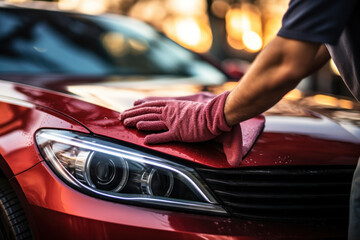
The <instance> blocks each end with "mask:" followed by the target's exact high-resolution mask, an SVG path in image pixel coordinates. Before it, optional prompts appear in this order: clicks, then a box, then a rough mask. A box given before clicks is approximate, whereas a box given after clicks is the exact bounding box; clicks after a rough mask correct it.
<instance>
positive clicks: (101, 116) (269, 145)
mask: <svg viewBox="0 0 360 240" xmlns="http://www.w3.org/2000/svg"><path fill="white" fill-rule="evenodd" d="M27 79H29V78H27ZM78 80H79V79H78ZM40 82H41V81H40ZM66 82H69V83H71V84H66ZM74 82H76V81H74V80H73V79H72V80H71V81H70V80H67V81H61V84H58V82H57V84H54V85H52V86H51V85H50V86H45V87H46V88H48V89H52V90H56V91H51V90H44V89H42V88H36V87H30V86H26V85H21V84H14V83H8V82H2V81H1V82H0V89H1V90H0V95H3V96H8V97H13V98H18V99H22V100H26V101H29V102H32V103H35V104H38V105H42V106H45V107H48V108H51V109H53V110H55V111H57V112H61V113H62V114H64V115H66V116H68V117H70V118H72V119H75V120H76V121H78V122H79V123H80V124H82V125H83V126H85V127H86V128H88V129H89V130H90V131H91V132H93V133H94V134H96V135H101V136H105V137H110V138H113V139H117V140H121V141H124V142H128V143H130V144H135V145H138V146H141V147H144V148H147V149H151V150H153V151H155V152H159V153H163V154H167V155H171V156H173V157H177V158H181V159H184V160H188V161H192V162H196V163H199V164H203V165H207V166H211V167H216V168H228V167H231V166H230V165H229V164H228V163H227V161H226V158H225V156H224V154H223V153H222V152H221V146H219V145H218V144H216V143H214V142H212V141H209V142H204V143H167V144H160V145H154V146H147V145H145V144H144V142H143V139H144V136H145V133H143V132H140V131H137V130H136V129H131V128H125V127H124V126H123V124H122V123H121V121H120V120H119V113H120V112H121V111H123V110H124V109H127V108H129V107H131V106H132V103H133V101H134V100H136V99H139V98H143V97H146V96H179V95H189V94H193V93H196V92H199V91H201V90H203V86H201V84H199V83H196V84H195V83H194V82H196V81H193V80H191V81H189V79H184V80H183V81H181V80H180V81H179V79H177V81H176V84H175V83H174V82H172V81H171V79H166V80H154V81H149V80H146V81H142V80H139V79H137V80H134V79H132V80H129V81H114V82H113V81H107V82H106V83H102V84H98V83H95V82H96V81H94V82H93V83H87V84H83V83H82V84H76V83H75V84H74ZM87 82H89V81H87ZM35 85H36V84H35ZM37 85H38V86H41V84H37ZM233 86H234V83H227V84H225V85H223V86H218V87H208V88H207V90H209V91H212V92H214V93H220V92H222V91H224V90H227V89H231V88H232V87H233ZM41 87H44V86H41ZM59 91H62V92H63V93H60V92H59ZM289 98H295V99H296V100H297V101H293V100H289ZM265 114H266V123H265V129H264V132H263V133H262V134H261V135H260V137H259V139H258V140H257V142H256V143H255V145H254V146H253V148H252V150H251V151H250V153H249V154H248V155H247V156H246V157H245V158H244V159H243V161H242V163H241V165H240V166H238V167H242V166H274V165H336V164H341V165H354V164H355V163H356V161H357V159H358V157H359V155H360V129H359V122H360V117H359V116H360V107H359V105H357V104H356V103H354V102H351V101H349V100H342V99H337V98H333V97H326V96H321V95H316V96H312V97H308V98H299V97H298V96H294V94H292V95H289V96H288V98H287V99H284V100H283V101H281V102H280V103H279V104H277V105H276V106H275V107H274V108H272V109H270V110H269V111H267V112H266V113H265Z"/></svg>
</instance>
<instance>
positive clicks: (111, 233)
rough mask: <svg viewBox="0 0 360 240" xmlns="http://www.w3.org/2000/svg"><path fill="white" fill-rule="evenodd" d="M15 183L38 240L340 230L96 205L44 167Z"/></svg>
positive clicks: (333, 233)
mask: <svg viewBox="0 0 360 240" xmlns="http://www.w3.org/2000/svg"><path fill="white" fill-rule="evenodd" d="M11 181H15V182H16V184H15V182H14V184H13V185H18V186H20V189H18V191H19V190H20V191H22V192H23V193H24V196H25V198H24V199H21V200H22V201H23V205H24V207H25V208H26V209H25V210H26V213H27V214H28V219H29V221H30V225H31V229H32V231H33V234H34V237H35V239H38V240H42V239H125V240H126V239H131V240H137V239H146V238H148V239H149V238H150V239H158V240H162V239H164V240H165V239H166V240H168V239H172V240H177V239H191V240H195V239H199V240H200V239H217V240H222V239H239V240H240V239H339V238H345V237H346V229H345V228H344V227H343V226H342V227H341V226H337V225H335V224H333V225H332V224H329V223H327V224H326V225H325V224H322V223H317V224H313V223H303V224H299V223H279V222H278V223H274V222H257V221H248V220H242V219H237V218H225V217H217V216H206V215H198V214H189V213H181V212H173V211H166V210H158V209H152V208H143V207H138V206H131V205H125V204H120V203H114V202H110V201H105V200H100V199H96V198H94V197H91V196H87V195H85V194H82V193H80V192H78V191H76V190H74V189H72V188H70V187H69V186H67V185H66V184H64V183H63V182H62V181H61V180H60V179H59V178H58V177H57V176H56V175H55V174H54V173H53V172H52V170H51V169H50V168H49V167H48V166H47V165H46V163H45V162H40V163H39V164H37V165H35V166H34V167H33V168H31V169H29V170H28V171H25V172H23V173H21V174H19V175H17V176H16V177H15V178H13V179H12V180H11Z"/></svg>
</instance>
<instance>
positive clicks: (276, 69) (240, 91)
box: [121, 0, 360, 240]
mask: <svg viewBox="0 0 360 240" xmlns="http://www.w3.org/2000/svg"><path fill="white" fill-rule="evenodd" d="M359 8H360V2H359V1H357V0H316V1H313V0H291V1H290V3H289V7H288V10H287V11H286V13H285V15H284V17H283V24H282V27H281V29H280V31H279V32H278V34H277V36H276V37H275V38H274V39H273V40H272V41H271V42H270V43H269V44H268V45H267V46H266V47H265V48H264V49H263V50H262V51H261V52H260V54H259V55H258V56H257V57H256V59H255V60H254V62H253V63H252V64H251V66H250V68H249V70H248V71H247V72H246V73H245V74H244V76H243V77H242V79H241V80H240V81H239V82H238V84H237V86H236V87H235V88H234V89H233V90H232V91H231V92H225V93H223V94H220V95H218V96H216V97H215V98H214V99H213V100H212V101H210V102H208V103H206V104H199V103H194V102H191V101H181V100H175V101H174V100H163V101H149V102H145V103H142V104H140V105H138V106H135V107H134V108H132V109H130V110H127V111H124V112H123V113H122V114H121V119H122V120H123V121H124V124H125V125H126V126H135V127H137V128H138V129H140V130H151V131H160V130H161V131H162V132H156V133H155V134H151V135H148V136H147V137H146V138H145V142H146V143H147V144H156V143H162V142H169V141H183V142H199V141H206V140H209V139H212V138H215V137H216V136H218V135H220V134H221V133H223V132H226V131H230V130H231V126H234V125H235V124H238V123H239V122H242V121H245V120H247V119H250V118H252V117H254V116H257V115H258V114H260V113H262V112H264V111H265V110H267V109H269V108H270V107H272V106H273V105H275V104H276V103H277V102H278V101H279V100H280V99H281V98H282V97H283V96H284V95H285V94H286V93H288V92H289V91H290V90H292V89H294V88H295V87H296V86H297V85H298V83H299V82H300V81H301V80H302V79H303V78H304V77H306V76H308V75H310V74H311V73H313V72H315V71H316V70H318V69H319V68H321V67H322V66H323V65H324V64H325V63H327V62H328V60H329V58H330V56H331V57H332V58H333V60H334V62H335V64H336V66H337V67H338V70H339V72H340V74H341V76H342V78H343V80H344V82H345V84H346V85H347V87H348V88H349V90H350V91H351V93H352V94H353V95H354V97H355V99H356V100H357V101H359V99H360V72H359V71H360V61H359V60H360V59H359V57H360V47H359V46H360V25H359V23H360V11H359ZM359 165H360V164H358V167H357V168H356V171H355V174H354V179H353V184H352V191H351V202H350V224H349V234H348V238H349V239H351V240H354V239H360V166H359Z"/></svg>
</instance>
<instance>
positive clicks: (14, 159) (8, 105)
mask: <svg viewBox="0 0 360 240" xmlns="http://www.w3.org/2000/svg"><path fill="white" fill-rule="evenodd" d="M0 111H1V122H0V156H1V158H0V166H1V167H2V169H3V170H4V171H5V174H6V175H7V177H8V178H10V177H11V176H13V175H16V174H19V173H21V172H23V171H26V170H27V169H29V168H30V167H32V166H34V165H35V164H36V163H38V162H39V161H40V159H41V157H40V155H39V153H38V152H37V151H36V147H35V143H34V133H35V132H36V131H37V130H38V129H40V128H64V129H69V130H74V131H80V132H84V133H88V131H87V130H86V129H85V128H84V127H82V126H81V125H80V124H79V123H77V122H75V121H74V120H71V119H69V118H66V117H64V116H63V115H61V114H59V113H58V112H54V111H52V110H50V109H48V108H44V107H40V106H36V105H34V104H31V103H28V102H24V101H19V100H16V99H14V98H6V97H2V96H0ZM5 160H6V161H5Z"/></svg>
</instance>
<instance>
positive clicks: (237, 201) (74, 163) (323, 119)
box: [0, 4, 360, 240]
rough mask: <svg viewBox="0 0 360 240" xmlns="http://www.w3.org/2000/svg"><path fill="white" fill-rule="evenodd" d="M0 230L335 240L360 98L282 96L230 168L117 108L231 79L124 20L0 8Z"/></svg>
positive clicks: (210, 148) (358, 142)
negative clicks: (135, 123)
mask: <svg viewBox="0 0 360 240" xmlns="http://www.w3.org/2000/svg"><path fill="white" fill-rule="evenodd" d="M0 23H1V24H0V79H1V81H0V203H1V204H0V206H1V208H0V222H1V224H0V239H132V240H135V239H158V240H161V239H166V240H169V239H171V240H177V239H191V240H195V239H199V240H200V239H209V240H213V239H217V240H218V239H226V240H228V239H344V238H346V234H347V221H348V220H347V218H348V211H349V210H348V205H349V204H348V201H349V191H350V185H351V180H352V174H353V171H354V169H355V164H356V163H357V160H358V158H359V155H360V127H359V126H360V117H359V116H360V106H359V105H358V104H357V103H355V102H352V101H350V100H346V99H340V98H335V97H330V96H324V95H314V96H309V97H305V98H299V99H297V101H293V100H291V99H289V98H287V99H284V100H283V101H281V102H280V103H279V104H277V105H276V106H275V107H274V108H272V109H270V110H269V111H268V112H266V113H265V115H266V122H265V129H264V130H263V132H262V133H261V134H260V136H259V138H258V139H257V141H256V142H255V144H254V145H253V147H252V149H251V150H250V152H249V153H248V154H247V155H246V156H245V157H244V159H243V160H242V162H241V164H240V165H239V166H236V167H232V166H231V165H230V164H229V163H228V162H227V160H226V158H225V155H224V153H223V152H222V150H221V146H219V144H218V143H216V142H213V141H209V142H203V143H191V144H190V143H167V144H159V145H152V146H148V145H145V144H144V142H143V139H144V136H146V133H144V132H141V131H138V130H136V129H133V128H125V127H124V126H123V124H122V122H121V121H120V120H119V113H120V112H121V111H122V110H124V109H127V108H129V107H131V106H132V103H133V101H134V100H136V99H139V98H143V97H145V96H179V95H189V94H194V93H197V92H199V91H210V92H213V93H215V94H218V93H220V92H223V91H224V90H226V89H230V88H232V87H233V86H234V84H232V83H231V82H227V78H228V77H227V75H226V74H225V73H224V72H223V71H221V69H220V68H218V67H216V66H214V65H213V64H211V63H209V62H208V61H206V59H203V58H201V57H200V56H198V55H196V54H194V53H192V52H189V51H187V50H185V49H183V48H181V47H180V46H178V45H177V44H175V43H173V42H172V41H170V40H169V39H167V38H166V37H164V36H163V35H161V34H159V33H157V32H156V31H155V30H153V29H152V28H151V27H149V26H147V25H146V24H144V23H141V22H138V21H136V20H134V19H130V18H126V17H121V16H114V15H102V16H87V15H81V14H77V13H67V12H61V11H50V10H44V9H34V8H22V7H14V6H9V5H5V4H2V5H1V6H0Z"/></svg>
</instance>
